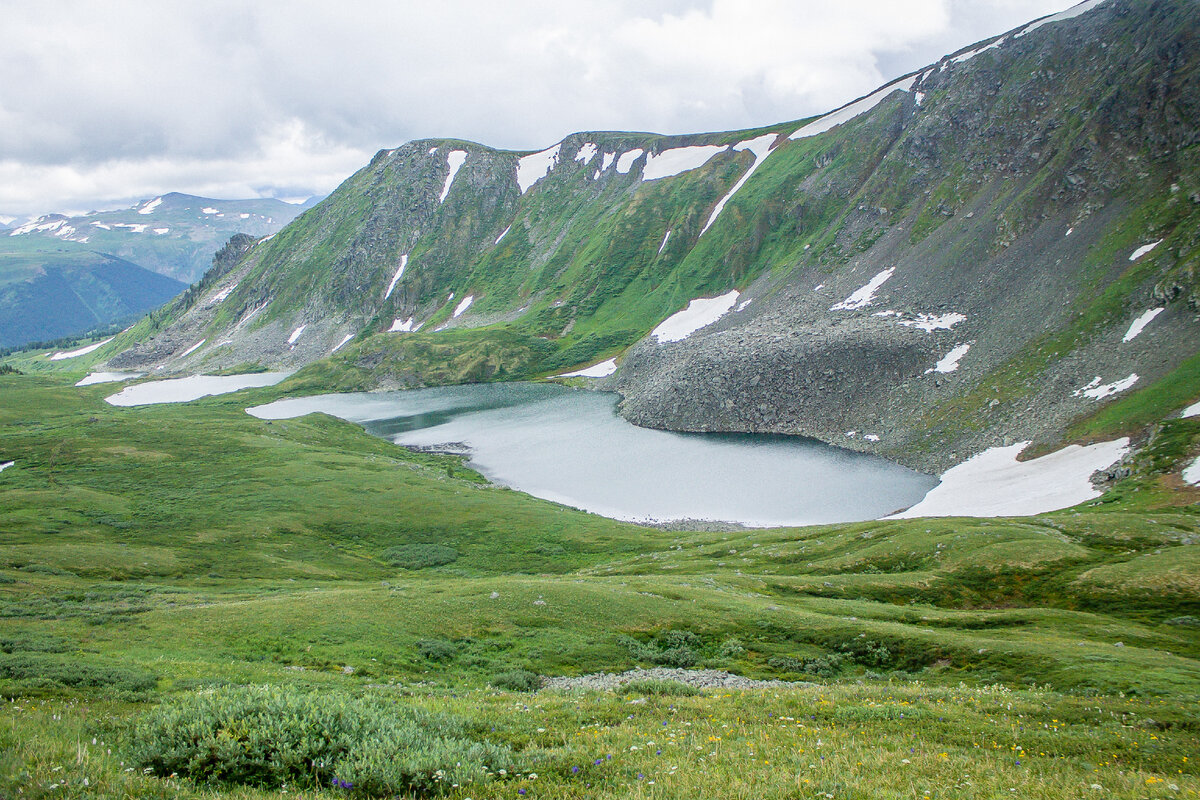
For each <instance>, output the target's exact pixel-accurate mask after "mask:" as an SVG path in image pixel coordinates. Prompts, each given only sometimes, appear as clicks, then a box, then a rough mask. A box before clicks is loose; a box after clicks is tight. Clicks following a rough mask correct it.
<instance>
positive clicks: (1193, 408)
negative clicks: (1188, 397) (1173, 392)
mask: <svg viewBox="0 0 1200 800" xmlns="http://www.w3.org/2000/svg"><path fill="white" fill-rule="evenodd" d="M1179 416H1180V418H1181V419H1187V418H1188V417H1200V403H1194V404H1192V405H1190V406H1188V407H1187V408H1185V409H1184V410H1183V413H1182V414H1180V415H1179Z"/></svg>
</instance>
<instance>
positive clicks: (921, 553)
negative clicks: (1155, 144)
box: [0, 375, 1200, 800]
mask: <svg viewBox="0 0 1200 800" xmlns="http://www.w3.org/2000/svg"><path fill="white" fill-rule="evenodd" d="M115 390H116V389H115V387H114V386H113V385H96V386H90V387H83V388H76V387H74V386H72V385H71V381H70V380H68V379H66V378H63V377H58V376H53V375H36V376H35V375H0V462H4V461H10V460H11V461H14V462H15V464H14V466H12V467H10V468H8V469H6V470H4V471H3V472H2V473H0V537H2V538H0V695H2V696H3V697H4V698H6V701H5V702H4V704H3V706H2V707H0V797H4V798H10V797H11V798H15V797H30V798H35V797H114V798H116V797H145V798H157V797H183V798H190V797H229V798H258V797H265V796H268V795H269V796H272V797H280V796H300V797H357V796H369V795H379V794H397V793H398V794H401V795H405V794H410V793H417V794H445V795H447V796H449V797H453V798H474V799H475V800H478V799H479V798H520V797H555V798H557V797H567V798H573V797H578V798H607V797H612V798H617V797H622V798H624V797H635V798H675V797H687V798H718V797H719V798H729V797H762V798H809V797H813V798H820V797H837V798H893V797H894V798H923V797H931V798H936V797H944V798H960V797H972V798H974V797H978V798H983V797H1001V796H1003V797H1014V796H1015V797H1029V798H1068V797H1072V798H1073V797H1101V796H1111V797H1129V798H1143V797H1195V796H1197V795H1198V794H1200V779H1198V778H1197V766H1196V762H1197V759H1198V758H1200V556H1197V555H1196V553H1195V547H1194V546H1193V545H1194V544H1195V543H1196V542H1197V541H1200V539H1198V538H1197V537H1198V535H1200V517H1198V512H1200V506H1198V505H1197V501H1198V500H1200V491H1198V490H1196V489H1194V488H1191V487H1187V486H1186V485H1184V484H1182V483H1181V482H1180V480H1179V477H1178V471H1179V468H1180V467H1181V466H1182V465H1183V464H1185V463H1187V462H1188V460H1190V459H1191V458H1193V457H1194V456H1195V455H1196V451H1197V445H1198V444H1200V419H1190V420H1171V421H1167V422H1165V423H1163V424H1161V425H1160V426H1159V427H1158V428H1157V430H1156V433H1155V434H1154V437H1153V438H1152V440H1151V441H1150V442H1149V443H1148V444H1147V446H1146V447H1145V448H1143V450H1142V451H1141V453H1140V455H1139V457H1138V460H1137V461H1135V463H1133V464H1132V465H1131V474H1130V475H1129V476H1128V477H1126V478H1124V479H1123V480H1122V481H1120V482H1119V483H1118V484H1117V485H1116V486H1115V487H1114V488H1113V489H1112V490H1111V491H1110V492H1109V493H1108V494H1107V495H1106V496H1105V497H1104V498H1102V499H1100V500H1098V501H1095V502H1093V503H1091V504H1087V505H1085V506H1081V507H1077V508H1074V509H1068V510H1065V511H1061V512H1056V513H1052V514H1046V515H1042V516H1039V517H1033V518H1023V519H930V520H904V521H873V522H862V523H853V524H843V525H826V526H817V527H811V528H801V529H771V530H745V531H725V532H683V531H669V530H660V529H655V528H646V527H639V526H635V525H630V524H625V523H619V522H615V521H612V520H607V519H604V518H602V517H598V516H595V515H591V514H585V513H582V512H578V511H575V510H573V509H569V508H565V507H562V506H558V505H555V504H553V503H549V502H545V501H541V500H537V499H534V498H531V497H528V496H526V495H522V494H520V493H517V492H513V491H510V490H507V489H503V488H498V487H494V486H490V485H488V484H487V483H486V482H484V481H483V480H482V479H481V478H480V476H478V475H477V474H476V473H474V472H473V471H471V470H470V469H469V468H467V467H465V466H464V465H463V463H462V460H461V459H460V458H458V457H453V456H441V455H430V454H417V453H412V452H409V451H407V450H404V449H401V448H397V447H394V446H392V445H391V444H389V443H387V442H385V441H382V440H379V439H375V438H372V437H371V436H369V435H367V434H366V433H364V432H363V431H362V430H361V429H359V428H358V427H356V426H353V425H350V424H348V423H344V422H341V421H339V420H336V419H333V418H331V417H327V416H323V415H313V416H310V417H306V418H302V419H297V420H286V421H275V422H266V421H263V420H259V419H256V418H253V417H251V416H249V415H247V414H245V413H244V411H243V409H244V408H245V407H247V406H249V405H252V404H256V403H259V402H265V401H267V400H269V399H272V398H274V397H276V396H278V394H279V392H280V389H278V388H268V389H256V390H249V391H245V392H241V393H238V394H236V395H226V396H223V397H215V398H207V399H204V400H201V401H197V402H194V403H189V404H184V405H165V406H152V407H144V408H114V407H111V406H109V405H107V404H106V403H104V402H103V398H104V397H105V396H106V395H108V394H110V393H112V392H114V391H115ZM638 666H645V667H649V666H672V667H694V668H715V669H723V670H728V671H731V672H734V673H737V674H740V675H744V676H747V677H750V678H757V679H777V680H785V681H793V682H796V685H794V686H788V687H782V688H771V689H755V690H718V689H707V690H703V691H702V692H700V693H699V694H696V693H694V692H691V693H689V692H685V691H684V690H682V689H681V688H680V686H679V685H671V684H664V683H655V684H644V685H640V686H636V687H634V688H633V689H632V690H631V691H626V692H621V693H616V692H601V691H557V690H543V691H539V692H531V691H523V690H520V689H518V688H513V687H515V686H519V685H521V680H522V678H521V676H528V675H530V674H531V673H532V674H538V675H551V676H559V675H580V674H588V673H593V672H600V671H609V672H611V671H623V670H626V669H631V668H634V667H638ZM514 676H516V677H514ZM262 686H268V687H274V688H273V689H272V690H271V691H278V692H280V693H282V695H281V696H282V697H283V698H284V699H283V700H281V701H280V702H284V703H285V704H287V703H292V702H293V701H296V702H298V703H299V705H295V706H294V708H295V709H297V710H295V716H296V718H297V719H308V717H305V716H304V715H305V714H312V715H316V716H314V717H313V719H320V720H322V721H321V722H319V723H313V724H311V725H310V724H309V723H307V722H306V723H305V730H306V733H305V736H310V735H313V734H312V732H313V731H314V730H316V731H322V730H323V731H326V732H328V731H330V730H334V729H338V726H339V725H341V726H343V727H344V726H346V725H349V726H351V727H350V728H346V729H347V730H368V729H369V730H375V728H355V727H353V726H354V725H362V724H366V723H363V722H362V721H361V720H360V719H358V718H357V717H355V714H358V715H359V716H360V717H363V715H365V717H363V718H364V719H365V718H366V717H370V719H371V720H372V721H371V722H370V724H372V725H375V724H378V725H379V726H382V727H379V728H378V729H379V730H383V729H385V728H386V729H387V730H389V731H392V733H390V734H388V735H390V736H391V735H394V736H396V737H401V738H403V736H408V735H409V734H412V730H411V725H409V722H410V721H411V720H410V717H412V715H413V714H417V715H418V717H416V718H417V719H419V720H423V722H420V724H419V725H418V727H421V726H425V728H423V729H422V730H421V731H417V733H415V734H412V735H413V736H416V737H417V738H416V740H414V741H416V742H417V744H413V745H412V751H413V752H414V753H417V754H418V755H421V757H425V756H428V757H429V758H430V759H433V761H430V762H428V763H434V761H436V758H438V757H440V758H442V760H443V761H444V762H445V763H446V766H445V771H444V773H443V776H442V777H437V775H436V772H437V770H433V769H430V770H429V771H428V774H429V775H433V776H434V777H432V778H429V780H430V781H433V782H432V783H429V784H428V785H424V788H411V789H402V790H388V791H383V790H380V791H375V790H373V789H372V786H374V785H375V784H372V783H371V782H370V779H371V775H372V774H373V773H372V770H378V771H381V772H386V771H387V770H388V769H391V768H392V765H390V764H382V763H381V762H380V761H379V760H378V754H377V753H376V754H371V753H367V754H358V755H355V758H358V760H357V761H355V762H354V764H349V765H347V764H348V762H346V761H343V762H339V763H342V764H343V766H336V765H332V764H331V765H328V766H327V769H326V767H321V768H320V769H319V768H318V767H317V766H315V765H314V766H312V767H311V769H310V770H309V771H308V772H307V773H303V774H297V775H296V776H295V777H293V778H289V779H287V780H283V781H282V782H281V781H278V780H274V779H270V778H268V777H264V776H265V775H266V774H267V773H266V772H262V771H259V772H254V771H253V770H247V771H245V772H244V773H239V774H243V775H244V776H248V777H243V778H239V779H216V778H214V779H212V780H204V779H199V780H192V779H189V778H187V777H186V776H185V775H183V774H180V773H179V772H178V771H176V770H175V769H172V772H175V775H176V776H175V777H170V776H171V774H172V772H167V771H166V770H165V769H160V768H157V767H155V766H153V764H157V763H160V762H157V761H154V760H153V759H150V760H147V759H148V758H149V757H148V756H146V752H147V750H148V749H150V750H152V749H153V748H154V747H155V746H156V745H157V743H158V739H156V738H154V737H155V736H159V735H161V734H151V733H148V732H147V731H149V730H150V728H147V727H140V726H144V725H146V724H148V723H145V720H147V719H149V718H150V717H149V716H148V715H152V714H154V713H163V714H169V713H173V710H174V711H178V710H179V709H183V708H185V707H187V704H188V703H194V702H200V701H202V700H203V699H204V698H215V700H214V702H218V703H228V704H230V705H229V706H228V707H229V708H238V707H240V706H237V705H236V704H237V703H245V702H248V701H247V700H246V696H245V695H244V692H246V691H251V692H253V691H258V690H245V689H242V688H239V687H262ZM239 692H242V693H243V694H239ZM197 698H200V700H197ZM296 698H299V700H296ZM317 699H320V703H325V702H326V701H329V703H331V704H332V705H330V706H329V707H326V705H328V703H327V704H326V705H320V703H318V701H317ZM306 703H307V704H308V705H305V704H306ZM314 703H316V705H314ZM318 706H319V707H318ZM287 707H288V708H293V706H291V705H289V706H287ZM155 709H159V711H155ZM363 709H368V710H367V711H363ZM427 712H428V715H427V716H421V715H426V714H427ZM180 713H183V712H180ZM197 713H198V712H197ZM206 713H208V712H206ZM213 713H215V712H213ZM289 713H291V712H289ZM397 714H399V715H400V716H396V715H397ZM320 715H325V716H320ZM406 715H407V716H406ZM279 716H280V717H281V721H280V722H279V724H280V725H285V724H287V720H286V719H282V717H286V716H287V715H279ZM376 717H378V719H376ZM192 722H194V723H195V724H196V726H197V727H195V728H194V729H193V728H192V727H188V726H186V725H183V724H182V723H179V724H177V725H176V726H175V727H176V728H177V729H186V730H187V731H192V730H196V731H199V730H200V727H199V726H200V720H199V718H198V717H196V718H193V719H192ZM189 724H190V723H189ZM254 724H255V723H250V722H246V723H244V724H243V725H241V726H240V727H239V725H237V724H234V725H224V727H221V728H220V731H219V736H217V738H216V739H214V740H213V741H214V742H216V744H214V745H213V748H212V752H211V753H210V754H209V756H211V759H210V760H213V759H215V761H222V759H224V761H222V763H227V762H231V761H232V760H237V759H242V760H245V759H248V758H249V757H250V754H251V753H252V751H253V749H254V747H255V746H257V745H254V742H256V741H258V740H257V739H256V738H255V737H256V736H257V735H258V733H260V731H258V730H257V729H255V728H254ZM263 724H266V725H270V724H273V723H270V722H268V723H263ZM388 726H391V727H388ZM405 726H408V727H405ZM428 730H434V731H436V732H438V734H437V736H436V737H429V736H425V733H424V732H427V731H428ZM423 731H424V732H423ZM271 734H272V736H274V738H275V739H280V738H283V737H282V735H281V734H279V732H278V731H272V732H271ZM423 736H425V738H422V737H423ZM196 737H197V739H198V740H199V739H200V738H202V737H201V735H200V734H199V733H196ZM268 738H270V737H268ZM359 738H363V737H361V736H360V737H359ZM301 739H303V737H301ZM397 740H399V739H397ZM306 741H307V740H306V739H304V741H302V742H300V743H299V744H296V747H298V748H299V747H301V745H302V744H304V742H306ZM405 741H408V740H405ZM455 742H475V743H476V745H471V746H472V747H476V750H472V751H470V752H487V753H489V754H490V755H489V756H488V757H487V758H484V760H483V762H481V763H484V764H485V767H486V769H485V768H484V767H480V769H483V770H484V771H483V772H478V773H472V774H471V775H470V776H469V777H467V778H463V779H462V780H461V781H460V782H459V783H458V785H454V780H453V779H452V777H447V776H454V775H457V774H459V773H457V772H455V771H454V770H455V765H456V764H458V765H459V766H460V767H461V768H462V769H461V770H460V772H461V773H462V774H463V775H466V771H465V770H466V767H464V766H462V765H463V764H465V763H466V757H465V756H458V755H455V754H456V753H460V752H461V753H466V752H468V749H469V747H468V744H454V743H455ZM480 743H481V744H480ZM326 744H328V743H326ZM305 746H307V745H305ZM163 748H164V749H165V748H166V745H163ZM455 748H460V749H455ZM464 748H466V749H464ZM479 748H483V750H479ZM213 753H219V757H218V756H214V755H213ZM439 754H440V755H439ZM447 754H449V755H447ZM497 754H499V755H497ZM337 757H338V758H344V759H346V758H349V756H348V755H347V754H346V753H344V752H341V751H339V753H338V754H337ZM414 758H415V756H414ZM373 759H374V760H373ZM278 760H279V759H277V761H278ZM161 763H168V762H166V761H163V762H161ZM192 763H193V764H195V763H196V762H194V761H193V762H192ZM422 763H425V762H422ZM500 763H504V764H505V765H506V766H503V767H500V766H497V765H498V764H500ZM147 764H150V766H147ZM314 764H315V762H314ZM276 766H278V764H276ZM197 769H198V768H197ZM264 769H265V767H264ZM322 769H325V770H326V771H321V770H322ZM501 769H503V774H501V772H500V770H501ZM338 770H343V771H338ZM347 770H348V771H347ZM197 774H198V775H199V774H200V772H199V771H198V772H197ZM231 774H232V773H231ZM351 774H353V775H354V776H355V777H354V780H349V779H348V778H346V777H345V776H347V775H351ZM331 775H332V776H334V777H333V779H332V780H333V781H337V783H336V785H335V784H334V783H332V782H331V780H330V776H331ZM364 776H365V777H364ZM315 784H319V785H315ZM344 784H349V785H344ZM380 785H382V784H380ZM413 786H414V787H415V786H416V785H415V784H414V785H413Z"/></svg>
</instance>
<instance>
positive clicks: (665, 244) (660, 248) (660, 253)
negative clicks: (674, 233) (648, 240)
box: [658, 231, 671, 255]
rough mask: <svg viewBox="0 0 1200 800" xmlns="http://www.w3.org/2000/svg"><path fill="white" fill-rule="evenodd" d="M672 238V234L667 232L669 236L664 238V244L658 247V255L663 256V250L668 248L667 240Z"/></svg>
mask: <svg viewBox="0 0 1200 800" xmlns="http://www.w3.org/2000/svg"><path fill="white" fill-rule="evenodd" d="M670 238H671V232H670V231H667V235H666V236H664V237H663V240H662V244H660V245H659V246H658V254H659V255H662V251H663V248H664V247H666V246H667V240H668V239H670Z"/></svg>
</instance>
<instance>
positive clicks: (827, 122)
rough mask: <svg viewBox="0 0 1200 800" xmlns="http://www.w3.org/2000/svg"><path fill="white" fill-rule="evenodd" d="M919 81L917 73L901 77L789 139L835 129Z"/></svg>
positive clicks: (800, 130) (803, 128)
mask: <svg viewBox="0 0 1200 800" xmlns="http://www.w3.org/2000/svg"><path fill="white" fill-rule="evenodd" d="M916 82H917V76H916V75H909V76H908V77H907V78H901V79H900V80H898V81H895V82H894V83H889V84H888V85H887V86H884V87H883V88H882V89H880V90H879V91H877V92H875V93H874V94H869V95H867V96H866V97H864V98H863V99H861V100H856V101H854V102H853V103H851V104H850V105H848V106H843V107H842V108H839V109H838V110H837V111H833V112H830V113H828V114H826V115H825V116H823V117H821V118H820V119H817V120H813V121H812V122H810V123H808V124H807V125H805V126H804V127H802V128H800V129H799V130H797V131H796V132H795V133H793V134H792V135H791V136H789V137H788V138H789V139H807V138H808V137H809V136H816V135H818V134H822V133H825V132H826V131H830V130H833V129H834V128H836V127H837V126H838V125H841V124H843V123H846V122H849V121H850V120H852V119H854V118H855V117H857V116H861V115H862V114H865V113H867V112H868V111H870V110H871V109H872V108H874V107H875V106H877V105H879V104H880V103H882V102H883V100H884V98H886V97H887V96H888V95H890V94H891V93H892V92H895V91H905V92H909V91H912V87H913V84H914V83H916Z"/></svg>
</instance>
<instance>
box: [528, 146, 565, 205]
mask: <svg viewBox="0 0 1200 800" xmlns="http://www.w3.org/2000/svg"><path fill="white" fill-rule="evenodd" d="M561 150H562V144H561V143H559V144H556V145H554V147H551V148H549V149H547V150H543V151H541V152H540V153H533V154H531V155H527V156H523V157H522V158H521V159H520V160H519V161H518V162H517V186H519V187H520V189H521V194H525V193H526V192H527V191H529V187H531V186H533V185H534V184H535V183H537V182H538V181H540V180H541V179H542V178H544V177H546V176H547V175H549V174H550V170H552V169H554V167H555V166H556V165H557V164H558V154H559V152H560V151H561Z"/></svg>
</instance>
